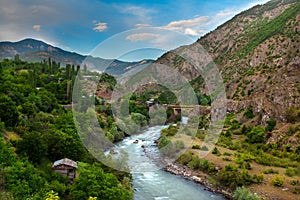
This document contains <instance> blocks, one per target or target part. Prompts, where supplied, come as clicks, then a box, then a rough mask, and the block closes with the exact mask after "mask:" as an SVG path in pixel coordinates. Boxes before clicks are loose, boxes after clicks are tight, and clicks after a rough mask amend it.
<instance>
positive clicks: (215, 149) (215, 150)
mask: <svg viewBox="0 0 300 200" xmlns="http://www.w3.org/2000/svg"><path fill="white" fill-rule="evenodd" d="M211 153H212V154H216V155H217V156H220V155H221V152H220V151H219V149H218V148H217V147H215V148H214V149H213V150H212V152H211Z"/></svg>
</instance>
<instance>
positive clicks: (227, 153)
mask: <svg viewBox="0 0 300 200" xmlns="http://www.w3.org/2000/svg"><path fill="white" fill-rule="evenodd" d="M223 155H224V156H232V154H231V153H229V152H224V153H223Z"/></svg>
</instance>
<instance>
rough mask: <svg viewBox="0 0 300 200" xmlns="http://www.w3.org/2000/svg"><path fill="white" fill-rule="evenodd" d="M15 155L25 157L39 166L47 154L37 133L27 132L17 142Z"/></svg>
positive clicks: (45, 146) (45, 147) (44, 145)
mask: <svg viewBox="0 0 300 200" xmlns="http://www.w3.org/2000/svg"><path fill="white" fill-rule="evenodd" d="M17 153H18V154H21V155H23V156H27V157H28V159H29V160H30V161H31V162H33V163H35V164H39V163H40V162H41V160H42V158H43V157H44V156H45V155H46V153H47V145H46V144H45V143H44V141H43V140H42V137H41V134H40V133H39V132H35V131H34V132H29V133H26V134H25V135H24V136H23V139H21V140H19V141H18V143H17Z"/></svg>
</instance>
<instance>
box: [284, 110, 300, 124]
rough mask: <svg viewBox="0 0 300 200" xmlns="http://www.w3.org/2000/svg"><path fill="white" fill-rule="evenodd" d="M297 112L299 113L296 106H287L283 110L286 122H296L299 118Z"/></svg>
mask: <svg viewBox="0 0 300 200" xmlns="http://www.w3.org/2000/svg"><path fill="white" fill-rule="evenodd" d="M298 114H299V111H298V110H297V109H296V108H294V107H290V108H288V109H287V110H286V111H285V117H286V120H287V122H290V123H294V122H296V121H297V120H298V119H299V116H298Z"/></svg>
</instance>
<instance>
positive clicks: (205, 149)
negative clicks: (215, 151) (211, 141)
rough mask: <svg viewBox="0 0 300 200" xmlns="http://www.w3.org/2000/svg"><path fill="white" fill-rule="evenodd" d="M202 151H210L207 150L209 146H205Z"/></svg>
mask: <svg viewBox="0 0 300 200" xmlns="http://www.w3.org/2000/svg"><path fill="white" fill-rule="evenodd" d="M201 150H202V151H208V150H209V149H208V148H207V146H203V147H202V148H201Z"/></svg>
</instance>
